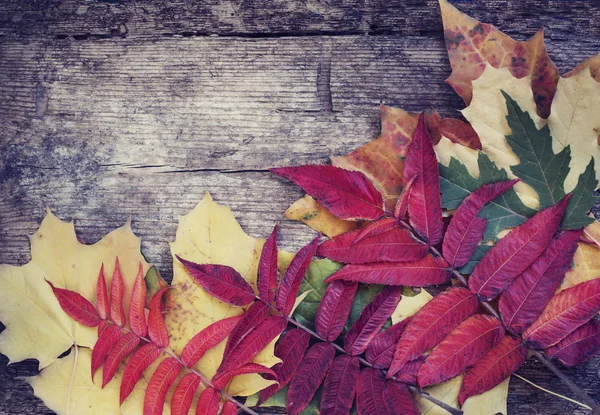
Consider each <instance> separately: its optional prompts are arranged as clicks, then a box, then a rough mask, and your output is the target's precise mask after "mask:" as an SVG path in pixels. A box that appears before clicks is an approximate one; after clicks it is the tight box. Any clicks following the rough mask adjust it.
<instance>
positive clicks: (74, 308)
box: [46, 280, 102, 327]
mask: <svg viewBox="0 0 600 415" xmlns="http://www.w3.org/2000/svg"><path fill="white" fill-rule="evenodd" d="M46 282H47V283H48V285H49V286H50V288H52V292H53V293H54V296H55V297H56V299H57V300H58V304H60V306H61V308H62V309H63V310H64V311H65V313H67V314H68V315H69V316H70V317H71V318H72V319H73V320H75V321H77V322H78V323H81V324H83V325H84V326H88V327H96V326H97V325H98V324H100V322H101V321H102V320H101V318H100V316H99V315H98V312H97V311H96V309H95V308H94V306H93V305H92V303H90V302H89V301H88V300H86V299H85V298H84V297H83V296H82V295H81V294H79V293H78V292H75V291H71V290H65V289H63V288H56V287H55V286H54V284H52V283H51V282H50V281H48V280H46Z"/></svg>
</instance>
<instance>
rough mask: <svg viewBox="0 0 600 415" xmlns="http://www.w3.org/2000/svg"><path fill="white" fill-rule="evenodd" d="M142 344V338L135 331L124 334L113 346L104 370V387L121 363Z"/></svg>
mask: <svg viewBox="0 0 600 415" xmlns="http://www.w3.org/2000/svg"><path fill="white" fill-rule="evenodd" d="M138 344H140V338H139V337H138V336H137V335H136V334H135V333H131V332H129V333H127V334H124V335H123V336H122V337H121V338H120V339H119V340H117V342H116V343H115V345H114V346H113V348H112V349H111V350H110V353H109V354H108V357H107V358H106V361H105V362H104V369H103V370H102V387H103V388H104V387H105V386H106V384H107V383H108V382H110V381H111V380H112V378H113V376H114V375H115V372H116V371H117V368H118V367H119V364H120V363H121V362H122V361H123V359H125V358H126V357H127V356H129V354H130V353H131V352H133V351H134V350H135V348H136V347H137V346H138Z"/></svg>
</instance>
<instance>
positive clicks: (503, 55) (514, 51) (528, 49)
mask: <svg viewBox="0 0 600 415" xmlns="http://www.w3.org/2000/svg"><path fill="white" fill-rule="evenodd" d="M440 8H441V11H442V20H443V23H444V37H445V39H446V48H447V50H448V57H449V59H450V66H452V74H451V75H450V77H449V78H448V79H447V80H446V82H447V83H448V84H450V85H451V86H452V87H453V88H454V90H455V91H456V92H457V93H458V95H460V96H461V97H462V98H463V99H464V100H465V103H466V104H467V105H468V104H469V103H470V102H471V98H472V86H471V83H472V81H474V80H476V79H477V78H479V76H480V75H481V73H482V72H483V71H484V70H485V67H486V65H488V64H489V65H491V66H493V67H494V68H507V69H508V70H509V71H510V73H511V74H512V75H513V76H514V77H515V78H526V79H528V80H530V82H531V91H533V97H535V101H536V103H537V112H538V114H540V116H541V117H543V118H547V117H548V115H549V114H550V105H551V103H552V99H553V97H554V94H555V91H556V84H557V82H558V70H557V69H556V66H555V65H554V63H552V61H551V60H550V58H549V57H548V54H547V52H546V45H545V44H544V32H543V30H540V31H538V32H537V33H536V34H535V35H534V36H533V37H532V38H531V39H529V40H527V41H525V42H518V41H516V40H514V39H512V38H511V37H509V36H507V35H505V34H504V33H502V32H501V31H499V30H498V29H497V28H496V27H494V26H492V25H491V24H487V23H480V22H478V21H477V20H475V19H473V18H471V17H469V16H467V15H466V14H464V13H461V12H460V11H458V9H456V8H455V7H454V6H452V5H451V4H450V3H448V2H447V1H446V0H440ZM530 94H531V92H530Z"/></svg>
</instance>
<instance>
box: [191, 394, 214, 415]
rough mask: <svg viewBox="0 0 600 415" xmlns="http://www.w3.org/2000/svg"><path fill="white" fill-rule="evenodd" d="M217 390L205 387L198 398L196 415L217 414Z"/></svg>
mask: <svg viewBox="0 0 600 415" xmlns="http://www.w3.org/2000/svg"><path fill="white" fill-rule="evenodd" d="M219 395H220V394H219V392H218V391H216V390H214V389H213V388H206V389H204V390H203V391H202V393H201V394H200V397H199V398H198V404H197V405H196V415H217V414H218V413H219V398H220V396H219Z"/></svg>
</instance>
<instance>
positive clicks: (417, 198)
mask: <svg viewBox="0 0 600 415" xmlns="http://www.w3.org/2000/svg"><path fill="white" fill-rule="evenodd" d="M410 181H412V182H413V184H412V186H411V191H410V198H409V199H408V218H409V221H410V224H411V225H412V227H413V228H414V229H415V230H416V231H417V232H418V233H419V234H420V235H421V236H422V237H423V239H424V240H425V241H427V243H429V245H436V244H437V243H439V242H440V241H441V240H442V234H443V233H444V223H443V222H442V198H441V197H440V172H439V170H438V162H437V158H436V156H435V151H434V150H433V144H432V143H431V136H430V135H429V132H428V131H427V126H426V125H425V117H424V116H423V114H421V115H420V117H419V124H418V125H417V129H416V131H415V134H414V136H413V141H412V142H411V144H410V146H409V147H408V151H407V152H406V158H405V159H404V171H403V177H402V183H403V184H404V186H406V184H408V182H410Z"/></svg>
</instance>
